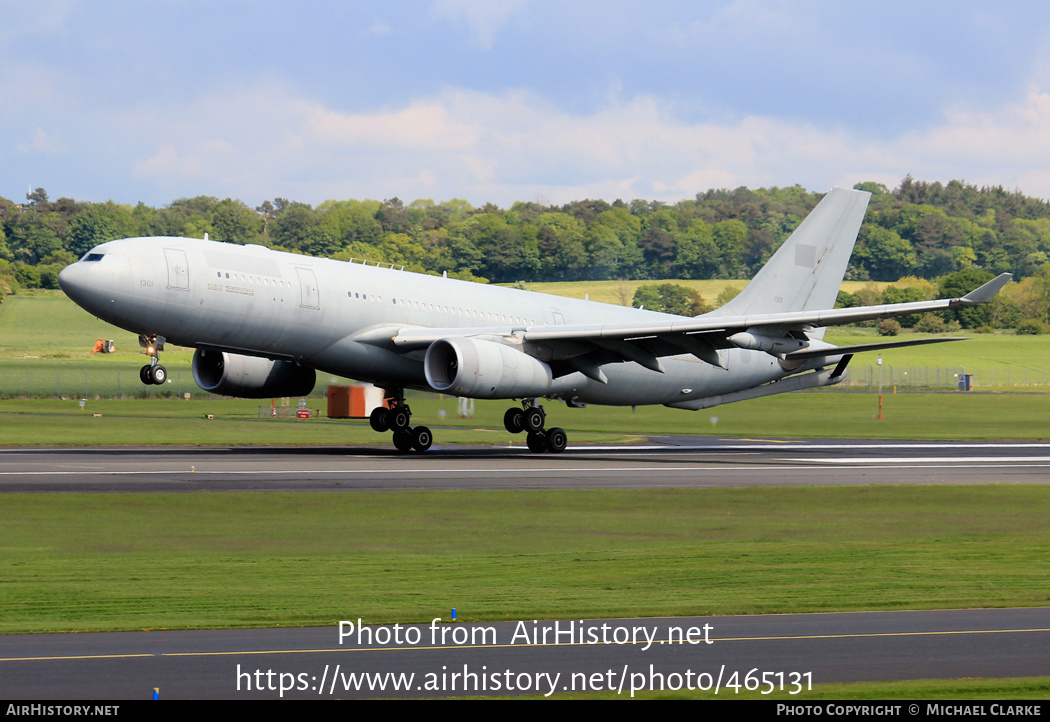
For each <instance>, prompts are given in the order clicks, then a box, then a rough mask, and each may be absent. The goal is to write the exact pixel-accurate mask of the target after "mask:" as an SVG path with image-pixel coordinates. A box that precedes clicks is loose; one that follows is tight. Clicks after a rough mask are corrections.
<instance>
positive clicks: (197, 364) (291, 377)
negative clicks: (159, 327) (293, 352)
mask: <svg viewBox="0 0 1050 722" xmlns="http://www.w3.org/2000/svg"><path fill="white" fill-rule="evenodd" d="M193 380H194V381H196V382H197V385H198V386H200V387H201V388H202V389H204V390H205V391H208V392H211V393H213V394H222V395H224V396H239V397H240V398H244V399H269V398H273V397H277V396H306V395H307V394H309V393H310V392H311V391H313V388H314V384H315V383H316V381H317V374H315V373H314V370H313V369H309V368H304V367H302V366H297V365H295V364H294V363H291V362H290V361H272V360H270V359H266V358H259V357H257V356H242V355H240V354H236V353H226V352H225V351H209V350H206V349H201V348H199V349H197V350H196V351H195V352H194V353H193Z"/></svg>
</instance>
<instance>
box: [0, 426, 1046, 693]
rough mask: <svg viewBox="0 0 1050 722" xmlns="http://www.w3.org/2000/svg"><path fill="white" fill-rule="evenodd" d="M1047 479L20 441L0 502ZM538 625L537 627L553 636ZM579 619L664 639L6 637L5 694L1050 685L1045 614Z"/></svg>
mask: <svg viewBox="0 0 1050 722" xmlns="http://www.w3.org/2000/svg"><path fill="white" fill-rule="evenodd" d="M1048 470H1050V444H1047V443H1001V442H996V443H952V442H921V443H915V442H866V441H860V442H857V441H836V440H803V439H798V440H781V439H776V440H772V439H712V438H708V437H687V436H681V437H654V438H653V439H650V442H649V443H648V444H645V445H644V446H623V447H584V446H578V447H571V448H570V449H569V450H568V451H566V452H565V453H564V454H560V455H551V454H542V455H536V454H532V453H530V452H528V451H527V450H525V449H523V448H518V447H514V448H507V447H444V448H439V447H435V448H433V449H431V451H430V452H428V453H427V454H425V455H399V454H396V453H395V452H393V451H392V450H388V449H387V448H385V447H380V448H377V449H359V448H234V449H217V448H93V449H3V450H0V493H13V492H31V493H33V492H35V493H63V492H75V491H88V492H137V493H141V492H152V491H178V492H195V491H231V490H250V491H260V492H265V491H275V490H283V491H314V492H317V491H377V490H382V491H398V490H413V489H586V488H666V487H678V488H703V487H727V486H738V487H739V486H783V485H844V484H988V483H999V484H1046V483H1048V480H1050V473H1048ZM354 621H356V620H354ZM521 621H522V622H523V623H524V624H525V626H526V629H527V630H532V629H540V630H542V629H543V628H545V625H544V624H543V623H538V624H537V625H533V620H521ZM569 621H572V622H573V624H574V625H579V627H578V628H579V629H584V628H586V629H593V628H596V627H597V628H600V627H601V625H606V626H607V627H609V629H611V630H613V629H624V630H628V629H636V628H637V629H642V630H652V634H653V637H652V640H651V641H650V643H649V644H648V647H647V648H643V647H645V645H644V642H645V640H646V637H645V636H644V635H645V634H648V632H643V637H642V639H641V641H638V640H632V641H631V642H630V643H619V642H617V641H616V640H613V641H612V642H611V643H608V644H605V643H588V642H587V641H586V640H584V641H582V642H577V641H575V640H574V639H572V638H570V640H569V641H568V642H567V643H557V644H555V643H548V644H543V643H538V644H534V643H531V642H522V641H521V639H520V638H519V639H518V641H516V642H514V641H512V640H513V639H514V635H515V629H516V626H515V624H514V623H511V622H504V623H498V624H492V625H489V624H484V625H476V626H480V627H483V628H490V627H491V628H492V629H493V630H494V632H493V634H494V635H495V637H496V640H495V643H493V642H492V641H491V640H488V639H485V640H483V641H484V643H481V644H458V643H454V642H455V640H452V639H451V638H450V639H448V640H439V643H436V644H433V643H431V642H432V639H431V637H430V636H429V635H430V634H431V633H432V630H431V629H430V627H429V625H423V626H421V627H417V628H416V629H418V633H419V640H418V642H417V643H410V644H402V645H396V644H393V643H390V644H386V643H384V644H378V643H373V644H371V645H353V644H342V645H341V644H339V635H338V629H337V628H336V627H334V626H333V627H331V628H313V629H305V628H304V629H266V630H196V631H162V632H128V633H98V634H54V635H8V636H2V637H0V695H3V696H4V697H8V698H21V699H32V700H44V699H145V698H148V696H149V695H150V694H151V692H152V690H153V688H155V687H159V688H160V689H161V698H162V699H177V698H192V699H220V698H235V699H239V698H245V699H247V698H279V697H291V698H314V699H317V698H321V699H325V698H328V699H331V698H345V697H396V696H409V697H444V696H461V695H464V694H482V695H484V694H501V695H502V694H518V693H523V692H528V693H531V694H546V693H548V692H552V693H553V694H560V693H563V692H565V691H570V690H584V689H586V690H589V691H595V690H607V689H617V690H620V691H621V693H622V694H624V695H625V696H626V695H629V694H630V689H631V687H632V686H634V687H641V688H645V689H653V688H657V689H658V688H660V687H661V685H662V686H663V688H665V689H669V688H673V687H674V686H675V685H678V686H679V687H681V688H688V687H689V686H694V687H700V688H704V686H705V685H708V686H710V687H711V688H712V689H713V688H714V686H715V685H717V687H718V689H719V690H720V691H719V694H720V695H732V694H734V693H735V688H734V684H735V685H737V686H740V685H744V684H752V685H753V684H754V683H756V680H757V683H758V684H760V685H773V686H776V687H777V688H784V689H788V687H792V688H794V687H793V686H794V685H799V689H800V694H799V699H804V698H805V694H804V692H802V691H801V689H802V688H803V687H805V686H807V685H809V684H820V683H827V682H850V681H865V680H873V681H874V680H895V679H927V678H959V677H1015V676H1050V609H1048V608H1035V609H1000V610H994V609H987V610H947V611H928V612H878V613H847V614H802V615H776V616H753V617H708V618H695V619H663V620H655V619H636V620H590V621H581V620H569ZM365 622H366V623H367V622H368V620H365ZM565 623H566V622H562V623H561V624H562V625H564V624H565ZM705 625H710V627H711V628H712V629H711V632H710V638H711V640H712V644H710V645H709V644H706V643H696V644H690V643H688V642H678V643H675V642H674V641H673V635H672V634H671V630H672V628H674V627H681V628H682V629H683V630H688V629H690V628H692V629H693V630H701V629H703V628H704V626H705ZM437 626H438V627H440V628H444V629H446V631H448V630H454V629H461V630H468V629H471V627H470V626H469V625H455V626H452V625H448V624H444V623H442V624H439V625H437ZM549 626H550V625H547V627H549ZM407 629H408V628H407V627H406V628H402V631H403V632H404V631H405V630H407ZM563 629H564V627H563ZM699 634H700V632H699V631H694V637H693V639H694V640H695V639H696V636H697V635H699ZM564 637H565V632H564V631H563V633H562V639H564ZM554 639H555V640H557V638H554ZM734 675H735V676H734ZM749 679H750V680H751V681H750V682H748V681H747V680H749ZM380 687H383V688H382V689H380Z"/></svg>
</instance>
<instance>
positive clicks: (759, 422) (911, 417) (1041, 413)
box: [0, 389, 1050, 447]
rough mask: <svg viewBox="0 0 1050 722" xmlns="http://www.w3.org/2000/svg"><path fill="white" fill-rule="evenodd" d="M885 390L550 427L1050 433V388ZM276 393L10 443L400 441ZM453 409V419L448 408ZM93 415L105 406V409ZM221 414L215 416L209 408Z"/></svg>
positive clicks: (95, 420) (462, 435)
mask: <svg viewBox="0 0 1050 722" xmlns="http://www.w3.org/2000/svg"><path fill="white" fill-rule="evenodd" d="M889 391H890V390H889V389H887V393H886V394H884V397H883V416H884V418H883V420H881V421H880V420H877V419H875V418H874V417H875V416H876V414H877V411H878V398H877V395H876V394H874V393H834V392H827V391H818V392H811V393H795V394H784V395H781V396H773V397H769V398H765V399H756V400H753V401H744V402H740V403H736V404H728V405H726V406H718V407H715V408H712V409H705V410H703V411H682V410H679V409H668V408H665V407H663V406H644V407H643V406H640V407H638V408H637V410H635V411H632V410H631V409H630V408H620V407H600V406H589V407H587V408H585V409H570V408H568V407H566V406H564V405H562V404H558V403H556V402H548V403H547V404H546V408H547V413H548V417H547V418H548V425H551V426H561V427H563V428H565V429H567V430H568V432H569V435H570V436H569V438H570V442H571V443H572V444H574V445H580V444H588V443H631V442H640V441H644V440H645V439H646V438H648V437H649V436H659V435H676V434H696V435H708V436H713V437H719V438H721V437H744V438H755V437H763V438H764V437H800V436H804V437H808V438H858V439H945V440H960V441H961V440H996V439H1026V440H1043V439H1050V413H1048V411H1050V407H1048V405H1050V398H1048V397H1047V396H1045V395H1041V394H1029V395H1026V394H976V393H969V394H966V393H959V392H953V393H944V394H905V393H898V394H893V393H889ZM409 403H410V405H411V407H412V410H413V417H412V418H413V423H415V424H417V425H426V426H429V427H431V429H432V430H433V431H434V434H435V437H436V442H437V443H438V444H448V443H465V444H495V445H507V444H513V445H516V446H521V445H523V444H524V438H523V436H522V435H520V434H519V435H514V434H509V433H507V432H506V431H505V430H504V428H503V412H504V411H505V410H506V408H507V406H508V405H509V403H508V402H506V401H488V402H483V401H479V402H477V403H476V406H475V411H476V413H475V416H474V417H473V418H469V419H457V418H456V400H455V399H453V398H450V397H445V398H439V397H436V396H433V395H419V396H416V397H409ZM260 405H261V406H264V407H265V408H267V409H268V408H269V404H267V403H266V402H264V401H252V400H244V399H223V398H211V399H193V400H190V401H185V400H182V399H174V398H173V399H150V400H136V399H113V400H107V399H103V400H93V399H92V400H88V401H87V402H86V403H85V406H84V408H83V409H81V408H80V406H79V401H78V400H77V399H68V400H65V401H60V400H54V399H52V400H43V399H30V400H27V399H7V400H0V426H2V427H3V434H2V435H0V446H98V445H115V446H120V445H130V446H142V445H191V446H192V445H202V446H208V445H212V446H215V445H218V446H241V445H257V446H264V445H271V446H272V445H277V446H292V445H315V446H324V445H335V446H352V445H364V446H384V447H385V446H388V445H389V444H390V437H389V434H384V435H380V434H376V433H375V432H373V431H372V430H371V428H370V427H369V426H368V422H367V421H363V420H355V421H348V420H335V419H327V418H324V416H323V414H324V413H325V411H326V407H325V401H324V400H323V399H315V400H311V402H310V406H311V407H313V408H315V409H317V408H319V409H320V411H321V414H322V416H321V417H316V418H312V419H310V420H307V421H298V420H285V419H270V418H259V414H258V408H259V406H260ZM442 411H443V412H444V414H445V415H444V417H442V416H441V412H442ZM93 414H101V417H94V416H93ZM208 414H211V415H213V416H214V417H215V418H214V419H212V420H208V419H206V418H205V416H206V415H208Z"/></svg>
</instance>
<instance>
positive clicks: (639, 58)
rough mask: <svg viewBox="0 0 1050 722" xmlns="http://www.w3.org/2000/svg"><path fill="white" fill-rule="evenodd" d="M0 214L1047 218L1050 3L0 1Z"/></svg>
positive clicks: (955, 0)
mask: <svg viewBox="0 0 1050 722" xmlns="http://www.w3.org/2000/svg"><path fill="white" fill-rule="evenodd" d="M0 17H2V18H3V21H2V23H0V169H2V170H0V196H3V197H6V198H8V199H11V200H14V201H22V200H24V198H25V194H26V192H27V191H28V190H29V189H30V188H37V187H43V188H45V189H46V190H47V192H48V194H49V196H50V197H51V198H52V199H56V198H58V197H60V196H67V197H71V198H75V199H77V200H81V201H95V202H98V201H106V200H114V201H116V202H118V203H128V204H135V203H138V202H143V203H146V204H148V205H151V206H158V207H159V206H163V205H167V204H168V203H170V202H172V201H174V200H176V199H178V198H184V197H192V196H197V195H210V196H215V197H218V198H227V197H229V198H235V199H240V200H242V201H244V202H245V203H247V204H248V205H250V206H252V207H255V206H257V205H259V204H260V203H262V201H264V200H267V199H273V198H286V199H289V200H296V201H300V202H304V203H310V204H312V205H316V204H318V203H321V202H323V201H325V200H330V199H335V200H346V199H366V198H370V199H377V200H384V199H388V198H393V197H395V196H396V197H398V198H400V199H402V200H403V201H404V202H406V203H408V202H410V201H412V200H416V199H424V198H426V199H432V200H435V201H437V202H441V201H445V200H450V199H452V198H461V199H465V200H467V201H469V202H470V203H472V204H473V205H475V206H480V205H483V204H484V203H487V202H492V203H495V204H497V205H499V206H501V207H504V208H506V207H509V206H510V205H511V204H513V203H514V202H515V201H540V202H547V203H556V204H562V203H567V202H569V201H572V200H580V199H584V198H601V199H604V200H607V201H610V202H611V201H613V200H615V199H617V198H621V199H623V200H630V199H633V198H643V199H647V200H662V201H666V202H675V201H679V200H683V199H689V198H692V197H694V196H695V195H696V194H697V193H699V192H703V191H706V190H708V189H710V188H735V187H738V186H741V185H744V186H748V187H751V188H757V187H771V186H792V185H796V184H797V185H801V186H803V187H804V188H806V189H808V190H811V191H825V190H827V189H829V188H832V187H835V186H852V185H853V184H855V183H857V182H861V181H876V182H880V183H884V184H885V185H886V186H887V187H888V188H893V187H895V186H897V185H898V184H899V183H900V181H901V179H902V178H904V177H905V176H906V175H908V174H910V175H911V176H912V177H914V178H916V179H919V180H926V181H941V182H947V181H949V180H952V179H959V180H963V181H965V182H967V183H971V184H974V185H978V186H984V185H1002V186H1004V187H1006V188H1008V189H1010V190H1014V189H1018V190H1021V191H1022V192H1024V193H1026V194H1028V195H1032V196H1036V197H1040V198H1050V3H1041V2H1004V3H989V2H987V0H980V1H976V2H971V1H968V0H961V1H960V0H953V1H951V2H941V1H939V0H929V1H923V2H915V0H910V1H909V2H899V1H895V0H891V1H884V2H880V3H846V2H841V0H837V1H827V2H825V1H823V0H790V1H787V0H783V1H781V0H750V1H743V0H725V1H721V2H716V1H706V2H697V1H696V0H687V1H679V0H665V1H661V2H618V1H617V0H603V1H602V2H592V1H590V0H581V1H579V2H572V1H571V0H558V1H550V2H548V1H546V0H534V1H530V0H432V1H430V2H402V1H400V0H390V1H388V2H377V3H366V2H335V1H328V2H320V1H312V0H299V2H296V3H289V2H275V1H270V0H209V1H207V2H204V1H198V0H135V1H134V2H132V1H128V2H123V1H117V0H35V1H34V2H32V3H29V2H24V0H18V1H17V2H16V1H12V0H0Z"/></svg>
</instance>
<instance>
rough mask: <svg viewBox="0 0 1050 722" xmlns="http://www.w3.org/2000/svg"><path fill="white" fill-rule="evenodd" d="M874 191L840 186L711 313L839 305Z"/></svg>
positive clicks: (742, 313) (821, 307) (733, 313)
mask: <svg viewBox="0 0 1050 722" xmlns="http://www.w3.org/2000/svg"><path fill="white" fill-rule="evenodd" d="M870 197H871V194H870V193H867V192H865V191H855V190H848V189H846V188H835V189H833V190H832V191H831V192H829V193H828V194H827V195H826V196H824V198H823V200H821V201H820V203H818V204H817V207H816V208H814V209H813V211H812V212H811V213H810V214H809V215H808V216H806V218H805V220H803V221H802V223H801V225H799V227H798V228H796V229H795V232H794V233H792V234H791V237H790V238H788V239H787V240H786V241H784V245H782V246H781V247H780V248H779V249H777V252H776V253H774V254H773V257H772V258H770V259H769V261H768V262H767V263H766V265H764V266H763V267H762V269H761V270H760V271H759V272H758V273H757V274H755V277H754V278H753V279H751V282H750V283H748V284H747V286H746V287H745V288H744V290H743V291H741V292H740V295H738V296H737V297H736V298H734V299H733V300H732V301H730V302H729V303H727V304H726V305H724V306H722V307H721V308H719V309H716V310H715V311H714V312H713V313H712V314H711V315H712V316H746V315H749V314H752V313H780V312H784V311H813V310H820V309H828V308H834V306H835V298H836V297H837V296H838V292H839V286H841V285H842V277H843V276H844V275H845V274H846V266H847V264H848V263H849V258H850V256H851V255H853V244H854V243H856V241H857V233H858V232H859V231H860V224H861V223H862V222H863V221H864V213H865V211H866V210H867V208H868V199H869V198H870Z"/></svg>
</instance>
